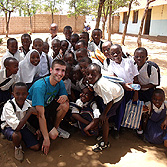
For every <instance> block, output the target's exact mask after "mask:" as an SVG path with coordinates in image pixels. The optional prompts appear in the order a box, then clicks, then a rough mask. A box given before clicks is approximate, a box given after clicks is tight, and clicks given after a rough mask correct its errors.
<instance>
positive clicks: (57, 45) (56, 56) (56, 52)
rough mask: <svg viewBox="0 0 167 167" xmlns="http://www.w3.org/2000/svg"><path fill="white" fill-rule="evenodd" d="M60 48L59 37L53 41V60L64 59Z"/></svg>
mask: <svg viewBox="0 0 167 167" xmlns="http://www.w3.org/2000/svg"><path fill="white" fill-rule="evenodd" d="M60 48H61V42H60V40H58V39H54V40H53V41H52V47H51V49H52V53H51V57H52V58H53V60H55V59H61V60H62V59H63V55H61V54H60V53H59V52H60Z"/></svg>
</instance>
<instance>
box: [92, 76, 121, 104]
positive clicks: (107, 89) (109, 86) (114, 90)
mask: <svg viewBox="0 0 167 167" xmlns="http://www.w3.org/2000/svg"><path fill="white" fill-rule="evenodd" d="M93 89H94V91H95V92H96V93H97V94H98V95H99V96H100V97H101V98H102V99H103V101H104V104H108V103H109V102H110V101H112V100H114V103H116V102H118V101H119V100H121V99H122V97H123V96H124V89H123V88H122V86H121V85H120V84H117V83H114V82H111V81H109V80H108V79H106V78H104V77H101V78H100V79H99V80H98V81H97V82H96V83H95V84H94V86H93Z"/></svg>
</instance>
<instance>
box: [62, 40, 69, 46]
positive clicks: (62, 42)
mask: <svg viewBox="0 0 167 167" xmlns="http://www.w3.org/2000/svg"><path fill="white" fill-rule="evenodd" d="M63 42H66V43H67V44H68V45H69V43H68V42H67V40H61V41H60V45H62V43H63Z"/></svg>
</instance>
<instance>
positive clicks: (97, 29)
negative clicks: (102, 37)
mask: <svg viewBox="0 0 167 167" xmlns="http://www.w3.org/2000/svg"><path fill="white" fill-rule="evenodd" d="M94 31H100V33H101V34H102V30H101V29H100V28H95V29H94V30H93V31H92V33H93V32H94Z"/></svg>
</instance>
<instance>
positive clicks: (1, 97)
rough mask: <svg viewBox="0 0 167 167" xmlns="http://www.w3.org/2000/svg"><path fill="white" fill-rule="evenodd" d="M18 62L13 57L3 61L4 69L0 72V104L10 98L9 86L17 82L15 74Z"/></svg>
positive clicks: (17, 77)
mask: <svg viewBox="0 0 167 167" xmlns="http://www.w3.org/2000/svg"><path fill="white" fill-rule="evenodd" d="M18 65H19V62H18V61H17V60H16V59H15V58H14V57H8V58H6V59H5V61H4V67H5V68H4V69H2V70H0V103H2V102H6V101H7V100H9V99H10V98H11V86H12V85H13V84H14V83H16V82H18V81H19V80H20V79H19V76H18V74H17V71H18Z"/></svg>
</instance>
